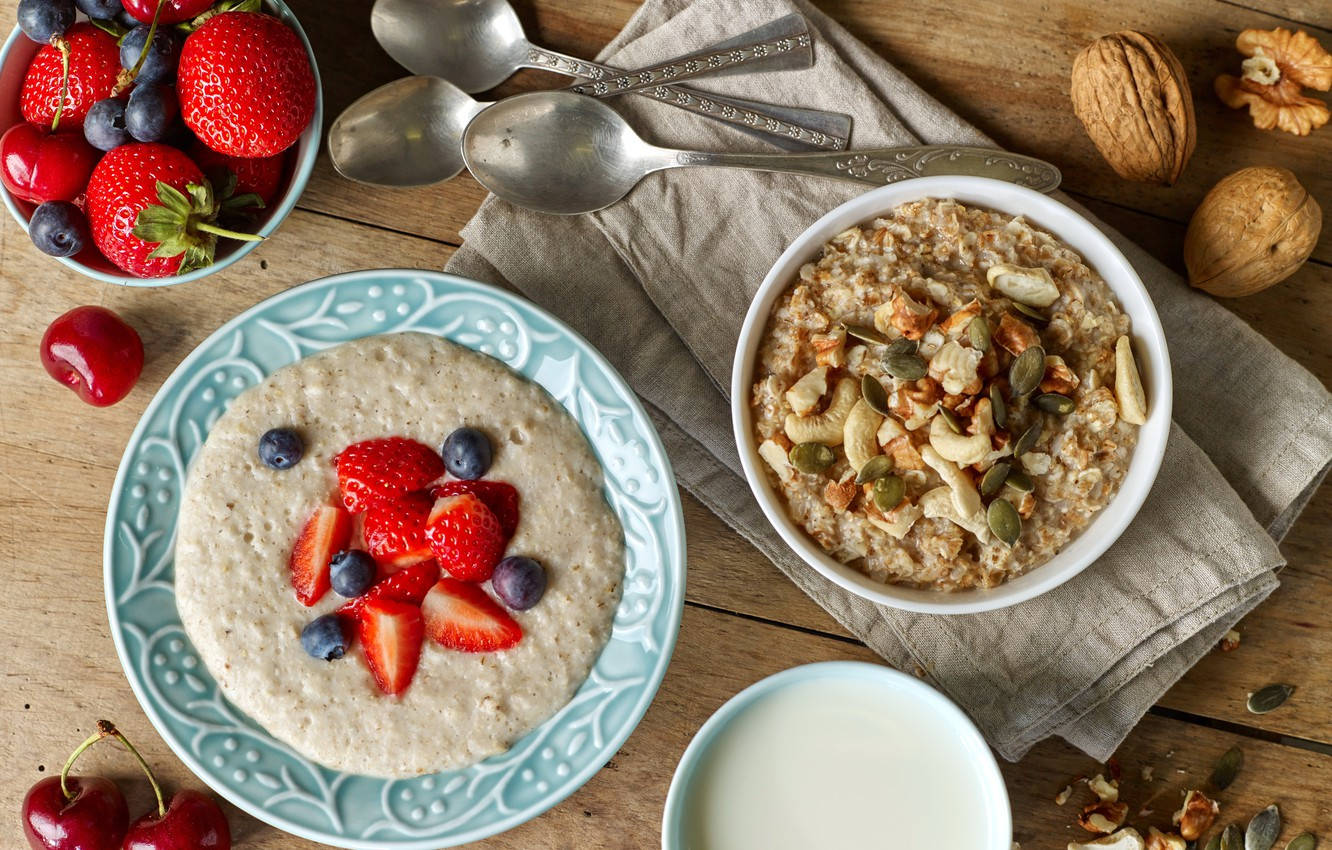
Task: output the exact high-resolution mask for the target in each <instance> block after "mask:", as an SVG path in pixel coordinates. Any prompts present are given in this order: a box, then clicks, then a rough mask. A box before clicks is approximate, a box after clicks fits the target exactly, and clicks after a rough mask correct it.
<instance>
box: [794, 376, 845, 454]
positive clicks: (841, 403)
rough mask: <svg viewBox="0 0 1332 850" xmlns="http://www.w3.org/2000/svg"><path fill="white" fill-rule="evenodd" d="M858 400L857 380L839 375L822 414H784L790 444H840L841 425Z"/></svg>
mask: <svg viewBox="0 0 1332 850" xmlns="http://www.w3.org/2000/svg"><path fill="white" fill-rule="evenodd" d="M857 401H860V382H858V381H855V380H852V379H851V378H842V379H841V380H840V381H838V382H837V386H836V387H834V388H833V394H832V401H830V402H828V408H827V409H826V410H824V411H823V412H822V413H813V414H810V415H808V416H796V415H795V414H794V413H788V414H787V416H786V436H787V437H790V438H791V442H793V443H823V444H824V445H825V446H840V445H841V444H842V427H843V426H844V425H845V424H846V418H847V417H848V416H849V415H851V408H852V407H854V406H855V404H856V402H857Z"/></svg>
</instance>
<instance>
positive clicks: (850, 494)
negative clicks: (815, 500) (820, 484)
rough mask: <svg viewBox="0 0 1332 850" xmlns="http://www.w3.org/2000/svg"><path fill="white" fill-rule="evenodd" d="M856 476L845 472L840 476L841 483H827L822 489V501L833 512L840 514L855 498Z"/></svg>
mask: <svg viewBox="0 0 1332 850" xmlns="http://www.w3.org/2000/svg"><path fill="white" fill-rule="evenodd" d="M856 489H857V488H856V474H855V472H847V473H846V475H844V476H842V480H841V481H829V482H828V483H827V485H826V486H825V487H824V488H823V501H825V502H827V503H828V504H829V505H830V506H831V507H832V509H833V510H835V511H837V512H838V513H842V512H843V511H845V510H846V509H847V508H848V507H850V506H851V502H852V501H853V500H854V499H855V498H856Z"/></svg>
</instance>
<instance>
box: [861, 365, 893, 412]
mask: <svg viewBox="0 0 1332 850" xmlns="http://www.w3.org/2000/svg"><path fill="white" fill-rule="evenodd" d="M860 395H861V396H862V397H863V398H864V399H865V403H866V404H868V405H869V406H870V409H871V410H873V411H874V412H875V413H878V414H880V415H881V416H887V415H888V393H887V392H886V391H885V390H884V388H883V384H881V383H879V379H878V378H876V377H874V376H873V375H866V376H865V377H863V378H861V379H860Z"/></svg>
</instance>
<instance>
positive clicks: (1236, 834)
mask: <svg viewBox="0 0 1332 850" xmlns="http://www.w3.org/2000/svg"><path fill="white" fill-rule="evenodd" d="M1221 850H1244V833H1243V832H1241V831H1240V828H1239V827H1238V826H1235V824H1233V823H1232V824H1230V825H1229V826H1227V827H1226V828H1225V831H1224V832H1222V833H1221Z"/></svg>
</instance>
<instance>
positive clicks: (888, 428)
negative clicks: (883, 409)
mask: <svg viewBox="0 0 1332 850" xmlns="http://www.w3.org/2000/svg"><path fill="white" fill-rule="evenodd" d="M905 433H906V428H903V427H902V423H901V422H898V421H897V420H896V419H894V418H893V417H891V416H885V417H883V422H882V423H881V424H880V425H879V432H878V433H877V434H876V435H875V437H876V438H877V439H878V441H879V445H881V446H886V445H888V444H889V443H891V442H892V441H893V440H896V439H897V438H898V437H901V436H902V435H903V434H905Z"/></svg>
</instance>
